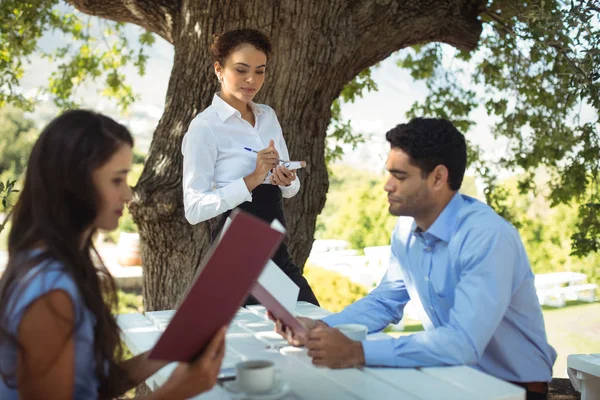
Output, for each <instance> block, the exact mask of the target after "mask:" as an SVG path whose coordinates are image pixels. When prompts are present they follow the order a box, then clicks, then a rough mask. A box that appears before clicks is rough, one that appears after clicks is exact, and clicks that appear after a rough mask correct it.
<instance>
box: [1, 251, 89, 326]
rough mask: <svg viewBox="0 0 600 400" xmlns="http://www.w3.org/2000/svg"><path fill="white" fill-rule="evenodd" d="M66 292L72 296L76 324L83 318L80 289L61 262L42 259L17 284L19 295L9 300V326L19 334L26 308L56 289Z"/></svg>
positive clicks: (16, 292)
mask: <svg viewBox="0 0 600 400" xmlns="http://www.w3.org/2000/svg"><path fill="white" fill-rule="evenodd" d="M55 290H61V291H64V292H66V293H67V294H68V295H69V297H70V298H71V302H72V303H73V307H74V315H75V316H76V321H75V322H76V324H77V322H78V321H79V320H80V319H81V317H80V313H81V312H82V309H81V307H80V301H79V291H78V289H77V286H75V282H73V280H72V279H71V277H70V276H69V275H68V274H67V273H66V272H64V271H63V270H62V268H61V264H59V263H57V262H51V261H42V263H41V264H40V265H38V266H37V267H34V268H33V269H31V270H30V273H29V274H28V275H27V276H26V277H25V278H24V279H23V280H22V281H21V282H19V283H18V284H17V286H16V288H15V289H14V291H13V293H15V294H17V297H14V298H11V300H10V302H9V307H8V309H9V313H8V318H7V321H8V324H7V325H8V326H6V328H8V329H7V330H8V331H9V332H10V333H11V334H13V335H15V336H16V335H17V334H18V329H19V325H20V323H21V320H22V318H23V315H24V314H25V312H26V310H27V309H28V308H29V306H30V305H31V304H33V303H34V302H35V301H36V300H38V299H39V298H40V297H42V296H44V295H46V294H48V293H50V292H52V291H55Z"/></svg>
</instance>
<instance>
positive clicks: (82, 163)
mask: <svg viewBox="0 0 600 400" xmlns="http://www.w3.org/2000/svg"><path fill="white" fill-rule="evenodd" d="M124 144H125V145H129V146H132V147H133V138H132V137H131V134H130V133H129V131H128V130H127V128H125V127H124V126H123V125H121V124H119V123H117V122H115V121H114V120H112V119H111V118H109V117H106V116H104V115H101V114H97V113H94V112H92V111H85V110H71V111H67V112H65V113H63V114H62V115H60V116H59V117H57V118H55V119H54V120H53V121H51V122H50V123H49V124H48V125H47V126H46V127H45V128H44V130H43V131H42V133H41V134H40V136H39V138H38V140H37V141H36V143H35V145H34V146H33V150H32V151H31V155H30V156H29V162H28V164H27V172H26V176H25V182H24V184H23V189H22V191H21V193H20V196H19V199H18V201H17V204H16V205H15V207H14V209H13V215H12V228H11V230H10V234H9V237H8V251H9V260H8V265H7V267H6V270H5V271H4V276H3V277H2V280H1V281H0V282H1V283H0V304H1V305H2V306H1V307H0V321H1V324H0V340H1V341H5V340H6V341H10V342H12V343H13V344H15V345H16V346H18V347H19V348H21V344H20V343H19V342H18V338H16V337H14V336H13V335H11V334H10V333H9V332H8V331H7V330H6V328H5V325H4V324H5V321H6V318H7V316H8V315H10V310H8V307H9V304H10V303H9V302H8V299H11V298H15V297H18V296H19V295H20V293H21V292H15V288H16V287H18V286H19V285H18V284H19V283H21V286H22V285H26V284H27V282H29V281H30V279H29V278H27V282H25V276H26V274H27V273H28V272H29V271H30V270H31V268H33V267H34V266H35V265H39V263H40V262H42V261H44V260H56V261H59V262H61V263H62V266H63V268H64V271H65V272H66V273H68V274H69V276H70V277H71V278H72V279H73V281H74V282H75V284H76V286H77V288H78V290H79V293H80V295H81V298H82V299H83V300H84V302H85V306H86V307H87V308H88V309H89V310H90V311H91V313H92V314H93V315H94V316H95V317H96V325H95V327H94V356H95V361H96V375H97V377H98V382H99V384H100V392H99V395H100V397H101V398H111V397H114V396H115V395H116V393H115V392H116V391H117V390H118V389H117V388H118V387H122V382H121V380H123V379H126V376H127V374H126V373H124V372H123V371H122V370H121V369H120V368H119V367H118V362H119V361H120V360H121V358H122V354H123V349H122V346H121V342H120V339H119V330H118V326H117V323H116V321H115V318H114V316H113V315H112V313H111V308H113V307H115V308H116V305H117V302H118V299H117V293H116V289H115V282H114V280H113V278H112V276H111V275H110V273H109V272H108V270H107V269H106V267H105V266H104V264H103V263H102V260H101V259H100V256H99V255H98V253H97V252H96V249H95V248H94V246H93V243H92V237H93V234H92V235H90V236H89V237H87V238H84V236H83V235H84V234H85V233H86V231H88V230H89V229H90V228H93V225H92V224H93V222H94V220H95V219H96V216H97V213H98V210H99V205H100V197H99V194H98V193H97V190H96V188H95V186H94V183H93V180H92V172H93V171H94V170H96V169H97V168H99V167H101V166H102V165H104V164H105V163H106V162H107V161H108V160H109V159H110V158H111V156H112V155H113V154H114V153H115V152H116V151H117V150H118V149H119V148H121V146H122V145H124ZM92 233H93V232H92ZM82 239H86V242H85V243H84V244H83V246H82V243H81V241H82ZM40 246H42V252H41V253H40V254H38V255H37V256H35V257H34V258H33V259H32V258H31V256H28V255H29V254H31V253H30V251H31V250H33V249H35V248H39V247H40ZM20 290H23V288H21V289H20ZM12 303H14V301H13V302H12ZM74 329H77V327H75V328H74ZM105 363H108V367H109V368H108V375H107V374H106V370H105V368H106V367H105ZM1 372H2V378H3V379H4V380H5V381H7V376H9V374H7V373H5V372H6V371H1Z"/></svg>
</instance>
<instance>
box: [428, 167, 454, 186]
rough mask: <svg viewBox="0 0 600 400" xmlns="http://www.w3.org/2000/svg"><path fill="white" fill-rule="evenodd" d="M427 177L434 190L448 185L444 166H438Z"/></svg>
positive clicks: (446, 170)
mask: <svg viewBox="0 0 600 400" xmlns="http://www.w3.org/2000/svg"><path fill="white" fill-rule="evenodd" d="M429 177H430V179H432V183H433V187H434V188H436V189H437V188H441V187H445V186H447V185H448V178H449V176H448V168H446V166H445V165H438V166H437V167H435V168H434V169H433V171H431V173H430V174H429Z"/></svg>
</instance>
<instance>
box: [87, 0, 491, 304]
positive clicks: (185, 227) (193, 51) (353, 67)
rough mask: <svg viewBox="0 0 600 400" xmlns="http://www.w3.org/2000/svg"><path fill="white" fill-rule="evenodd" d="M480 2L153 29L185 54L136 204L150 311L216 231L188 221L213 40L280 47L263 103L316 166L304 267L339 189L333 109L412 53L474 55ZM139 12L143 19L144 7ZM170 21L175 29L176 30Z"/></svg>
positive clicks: (291, 214)
mask: <svg viewBox="0 0 600 400" xmlns="http://www.w3.org/2000/svg"><path fill="white" fill-rule="evenodd" d="M89 3H94V2H93V1H88V2H86V5H87V7H88V8H90V7H91V6H90V4H89ZM134 3H135V2H134ZM141 3H143V4H144V6H147V5H148V4H149V3H152V2H151V1H150V0H144V1H142V2H141ZM476 3H477V2H473V1H469V0H446V1H437V0H431V1H425V0H423V1H419V2H400V1H392V0H363V1H352V2H348V1H346V0H330V1H329V2H323V1H320V0H310V1H309V0H304V1H296V0H281V1H276V0H271V1H267V0H255V1H242V0H237V1H229V2H211V1H207V0H206V1H192V0H182V1H181V4H180V6H179V8H178V11H177V12H176V13H173V12H172V11H170V14H169V15H170V18H171V19H169V18H162V19H159V20H157V21H156V22H155V23H154V24H151V23H146V24H145V26H156V27H157V28H156V29H157V30H161V36H163V37H167V38H172V43H173V45H174V48H175V59H174V65H173V71H172V73H171V77H170V81H169V87H168V91H167V99H166V105H165V111H164V114H163V116H162V118H161V120H160V122H159V124H158V127H157V129H156V132H155V134H154V139H153V141H152V145H151V147H150V152H149V155H148V159H147V161H146V165H145V168H144V172H143V173H142V176H141V178H140V181H139V183H138V185H137V187H136V188H135V196H134V200H133V202H132V204H131V205H130V208H131V212H132V215H133V217H134V220H135V221H136V223H137V224H138V226H139V228H140V237H141V241H142V259H143V264H144V277H145V286H144V300H145V308H146V310H159V309H168V308H173V307H174V306H175V305H176V304H177V302H178V301H179V300H180V298H181V295H182V293H184V291H185V289H186V288H187V287H188V285H189V284H190V282H191V279H192V277H193V276H194V272H195V271H196V269H197V267H198V265H199V264H200V262H201V260H202V257H203V255H204V254H205V252H206V250H207V247H208V244H209V234H208V230H207V226H206V223H201V224H198V225H196V226H190V225H189V224H188V223H187V222H186V220H185V218H184V213H183V200H182V199H183V197H182V189H181V172H182V155H181V148H180V147H181V140H182V138H183V135H184V134H185V132H186V130H187V128H188V125H189V123H190V122H191V120H192V119H193V118H194V117H195V116H196V115H197V114H198V113H199V112H200V111H202V110H203V109H204V108H206V107H207V106H208V105H210V103H211V100H212V96H213V94H214V92H215V91H216V90H217V80H216V77H215V75H214V72H213V69H212V62H211V59H210V55H209V52H208V47H209V44H210V43H211V41H212V34H213V33H222V32H224V31H226V30H229V29H235V28H240V27H252V28H256V29H259V30H261V31H263V32H265V33H266V34H268V35H269V36H270V37H271V40H272V42H273V53H274V54H273V59H272V60H271V61H270V62H269V66H268V73H267V80H266V82H265V86H264V87H263V89H262V91H261V93H260V94H259V97H258V98H257V101H258V102H260V103H265V104H269V105H270V106H272V107H273V108H274V109H275V111H276V113H277V116H278V118H279V121H280V123H281V126H282V128H283V133H284V137H285V140H286V142H287V145H288V148H289V150H290V156H291V158H292V159H294V160H305V161H306V162H307V168H306V169H303V170H301V172H299V174H298V175H299V178H300V179H301V184H302V185H301V190H300V193H298V195H296V196H295V197H294V198H293V199H290V200H287V201H286V203H285V207H286V216H287V222H288V230H289V232H290V236H291V242H290V249H291V253H292V255H293V256H294V258H295V260H296V263H297V264H298V266H300V267H302V266H303V265H304V263H305V261H306V259H307V257H308V254H309V252H310V248H311V246H312V241H313V235H314V229H315V222H316V217H317V215H318V214H319V213H320V212H321V210H322V208H323V206H324V204H325V198H326V193H327V188H328V185H329V183H328V177H327V169H326V166H325V158H324V146H325V136H326V130H327V126H328V124H329V120H330V107H331V104H332V102H333V100H334V99H335V98H336V97H337V96H338V95H339V93H340V92H341V90H342V88H343V87H344V85H345V84H346V83H347V82H348V81H350V80H351V79H352V78H353V77H354V76H356V75H357V74H358V73H359V72H360V71H362V70H363V69H365V68H367V67H369V66H371V65H373V64H375V63H377V62H379V61H381V60H383V59H385V58H386V57H387V56H389V55H390V54H391V53H392V52H394V51H396V50H398V49H401V48H403V47H407V46H411V45H414V44H418V43H426V42H431V41H440V42H446V43H450V44H452V45H454V46H456V47H459V48H465V49H472V48H474V47H475V46H476V44H477V41H478V39H479V35H480V33H481V25H480V23H479V22H478V20H477V4H476ZM99 4H100V2H99ZM172 8H173V7H172ZM154 11H155V10H154ZM136 13H137V14H136V16H137V18H139V15H140V14H141V13H143V8H141V7H140V8H138V9H136ZM154 14H156V12H154ZM103 15H106V12H104V13H103ZM148 15H149V16H150V13H149V14H148ZM130 20H132V18H130ZM162 20H170V21H171V23H170V24H171V25H170V26H171V28H172V31H169V30H168V29H165V27H164V26H163V25H161V23H160V22H161V21H162ZM400 120H401V118H400V116H399V122H400ZM390 128H391V127H390Z"/></svg>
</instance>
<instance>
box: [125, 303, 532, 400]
mask: <svg viewBox="0 0 600 400" xmlns="http://www.w3.org/2000/svg"><path fill="white" fill-rule="evenodd" d="M173 313H174V312H173V311H172V310H168V311H156V312H148V313H146V315H145V316H144V315H142V314H139V313H134V314H121V315H119V316H118V319H117V321H118V324H119V326H120V327H121V329H122V339H123V341H124V342H125V344H126V345H127V347H129V349H130V350H131V352H132V353H133V354H134V355H137V354H140V353H142V352H144V351H147V350H149V349H151V348H152V346H153V345H154V344H155V343H156V341H157V340H158V337H159V336H160V334H161V332H162V331H163V330H164V328H165V327H166V326H167V324H168V322H169V320H170V318H171V317H172V316H173ZM265 314H266V313H265V309H264V307H262V306H249V307H247V308H245V309H244V308H242V309H240V310H239V312H238V313H237V314H236V316H235V318H234V320H233V321H232V323H231V324H230V327H229V330H228V332H227V341H226V356H225V359H224V361H223V368H226V367H232V366H234V365H235V363H237V362H238V361H241V360H247V359H259V358H260V359H269V360H272V361H274V362H275V364H276V367H277V368H278V369H279V370H280V371H281V375H282V377H283V379H285V380H286V381H287V382H288V383H289V384H290V386H291V388H292V391H291V393H290V394H288V395H287V396H286V397H285V398H284V399H285V400H299V399H306V400H310V399H336V400H345V399H352V400H357V399H359V400H360V399H364V400H367V399H378V400H385V399H390V400H392V399H393V400H398V399H402V400H428V399H432V400H433V399H435V400H438V399H445V400H483V399H487V400H524V399H525V390H524V389H522V388H520V387H518V386H515V385H512V384H509V383H506V382H504V381H502V380H500V379H497V378H494V377H492V376H490V375H487V374H484V373H482V372H479V371H477V370H475V369H473V368H470V367H467V366H458V367H440V368H421V369H413V368H349V369H343V370H332V369H328V368H319V367H315V366H313V365H312V363H311V360H310V358H309V357H308V355H307V354H306V350H305V349H298V348H293V347H289V346H287V343H286V342H285V341H284V340H283V338H281V336H279V335H277V334H276V333H275V332H273V323H272V322H271V321H269V320H268V319H267V318H266V315H265ZM296 314H297V315H302V316H306V317H311V318H322V317H324V316H326V315H328V314H330V312H329V311H327V310H324V309H322V308H319V307H316V306H313V305H312V304H309V303H305V302H299V303H298V304H297V308H296ZM386 338H389V336H387V335H386V334H384V333H379V334H375V335H370V336H369V339H368V340H380V339H386ZM174 368H175V363H172V364H169V365H167V366H166V367H164V368H163V369H161V370H160V371H158V372H157V373H156V374H154V375H153V376H152V377H150V378H149V379H148V380H147V381H146V384H147V385H148V386H149V387H150V388H151V389H152V390H155V389H156V388H157V387H159V386H161V385H163V384H164V383H165V382H166V380H167V379H168V377H169V375H170V374H171V372H172V371H173V369H174ZM234 398H235V397H232V395H231V394H230V393H229V392H228V391H226V390H225V389H224V388H222V387H221V386H219V385H215V387H214V388H213V389H212V390H211V391H209V392H206V393H204V394H201V395H199V396H197V397H195V399H199V400H231V399H234Z"/></svg>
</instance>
